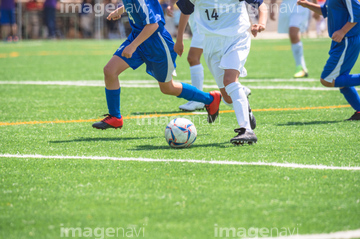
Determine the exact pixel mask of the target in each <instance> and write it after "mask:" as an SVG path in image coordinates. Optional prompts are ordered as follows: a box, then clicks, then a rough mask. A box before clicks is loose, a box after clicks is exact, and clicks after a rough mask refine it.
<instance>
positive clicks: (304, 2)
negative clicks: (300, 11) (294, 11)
mask: <svg viewBox="0 0 360 239" xmlns="http://www.w3.org/2000/svg"><path fill="white" fill-rule="evenodd" d="M307 3H308V1H307V0H298V1H297V5H300V6H302V7H306V6H307Z"/></svg>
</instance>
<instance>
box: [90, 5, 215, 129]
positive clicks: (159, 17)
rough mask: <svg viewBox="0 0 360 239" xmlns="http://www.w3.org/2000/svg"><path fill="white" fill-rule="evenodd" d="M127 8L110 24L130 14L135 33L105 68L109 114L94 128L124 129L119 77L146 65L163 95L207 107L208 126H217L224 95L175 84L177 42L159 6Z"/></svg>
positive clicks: (117, 11) (110, 16)
mask: <svg viewBox="0 0 360 239" xmlns="http://www.w3.org/2000/svg"><path fill="white" fill-rule="evenodd" d="M123 4H124V6H122V7H119V8H118V9H116V10H115V11H113V12H112V13H110V14H109V16H108V20H117V19H120V17H121V14H123V13H124V12H125V11H126V12H127V13H128V16H129V19H130V25H131V28H132V32H131V34H130V35H129V37H128V39H127V40H126V41H125V42H124V43H123V44H122V45H121V46H120V47H119V48H118V49H117V51H116V52H115V53H114V55H113V57H112V58H111V59H110V61H109V62H108V63H107V65H106V66H105V67H104V77H105V94H106V101H107V105H108V109H109V114H107V115H105V116H106V117H105V118H104V119H103V120H102V121H100V122H97V123H94V124H93V125H92V126H93V127H94V128H97V129H107V128H115V129H117V128H121V127H122V126H123V117H122V116H121V114H120V83H119V79H118V76H119V75H120V74H121V73H122V72H123V71H125V70H126V69H128V68H129V67H131V68H132V69H134V70H135V69H137V68H138V67H139V66H140V65H142V64H143V63H145V64H146V72H147V73H148V74H149V75H151V76H153V77H154V78H155V79H156V80H157V81H158V83H159V87H160V90H161V92H162V93H164V94H168V95H174V96H177V97H179V98H184V99H186V100H194V101H199V102H202V103H204V104H205V106H206V110H207V111H208V122H209V123H212V122H214V121H215V119H216V118H217V116H218V113H219V104H220V101H221V94H220V92H219V91H212V92H210V93H205V92H203V91H200V90H198V89H196V87H194V86H191V85H189V84H185V83H177V82H174V81H173V80H172V74H173V72H174V70H175V66H176V65H175V59H176V53H175V52H174V50H173V48H174V42H173V41H172V38H171V36H170V34H169V33H168V32H167V31H166V30H165V28H164V25H165V20H164V14H163V11H162V9H161V6H160V4H159V2H158V1H157V0H123Z"/></svg>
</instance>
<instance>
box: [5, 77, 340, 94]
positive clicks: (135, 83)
mask: <svg viewBox="0 0 360 239" xmlns="http://www.w3.org/2000/svg"><path fill="white" fill-rule="evenodd" d="M309 81H310V82H311V81H315V80H314V79H300V80H299V79H290V80H286V79H268V80H256V79H248V80H244V81H243V83H244V84H246V83H247V82H309ZM0 85H62V86H95V87H96V86H99V87H105V84H104V82H103V81H99V80H84V81H0ZM120 85H121V87H124V88H158V87H159V85H158V83H157V82H156V81H155V80H123V81H120ZM246 86H247V87H249V88H250V89H262V90H313V91H333V90H335V91H338V90H339V89H338V88H334V87H307V86H291V85H279V86H251V85H247V84H246ZM203 87H204V88H206V89H210V88H211V89H216V88H218V87H217V85H215V84H214V85H204V86H203Z"/></svg>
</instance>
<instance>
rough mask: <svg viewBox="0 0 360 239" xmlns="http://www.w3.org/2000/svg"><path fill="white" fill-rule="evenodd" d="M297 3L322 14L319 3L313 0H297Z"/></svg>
mask: <svg viewBox="0 0 360 239" xmlns="http://www.w3.org/2000/svg"><path fill="white" fill-rule="evenodd" d="M297 4H298V5H300V6H302V7H305V8H308V9H310V10H311V11H313V12H315V13H317V14H319V15H323V12H322V11H321V7H320V5H319V4H317V3H315V2H308V1H307V0H298V1H297ZM324 17H326V16H324Z"/></svg>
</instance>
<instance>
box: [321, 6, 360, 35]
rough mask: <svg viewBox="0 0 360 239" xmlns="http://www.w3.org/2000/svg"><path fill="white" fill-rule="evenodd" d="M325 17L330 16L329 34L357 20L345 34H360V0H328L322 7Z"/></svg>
mask: <svg viewBox="0 0 360 239" xmlns="http://www.w3.org/2000/svg"><path fill="white" fill-rule="evenodd" d="M321 11H322V14H323V16H324V17H327V18H328V31H329V36H330V37H332V35H333V34H334V32H336V31H338V30H340V29H341V28H342V27H343V26H344V25H345V24H346V23H347V22H357V23H358V24H356V25H355V27H353V28H352V29H351V30H350V31H349V32H348V33H347V34H346V35H345V36H346V37H352V36H356V35H360V1H359V0H327V1H326V3H325V4H324V5H323V6H322V7H321Z"/></svg>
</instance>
